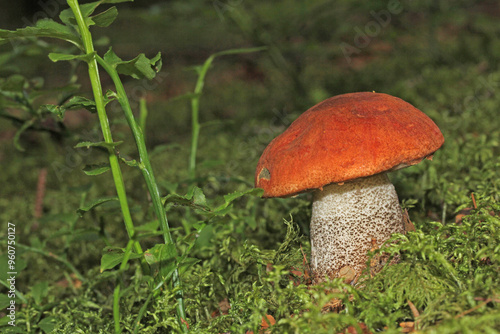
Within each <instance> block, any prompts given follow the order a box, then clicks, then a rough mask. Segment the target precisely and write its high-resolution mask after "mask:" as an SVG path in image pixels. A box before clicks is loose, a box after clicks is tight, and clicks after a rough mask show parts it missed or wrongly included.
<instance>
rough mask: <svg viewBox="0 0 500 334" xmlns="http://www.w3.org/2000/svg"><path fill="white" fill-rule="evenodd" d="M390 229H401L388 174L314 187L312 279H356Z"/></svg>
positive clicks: (399, 211)
mask: <svg viewBox="0 0 500 334" xmlns="http://www.w3.org/2000/svg"><path fill="white" fill-rule="evenodd" d="M393 233H404V224H403V215H402V212H401V207H400V206H399V201H398V195H397V194H396V191H395V189H394V186H393V185H392V183H391V182H390V181H389V178H388V177H387V175H386V174H378V175H375V176H371V177H367V178H363V179H358V180H355V181H352V182H348V183H345V184H343V185H339V184H331V185H329V186H326V187H325V188H324V189H323V190H322V191H319V190H318V191H316V192H315V193H314V201H313V207H312V217H311V251H312V254H311V258H312V261H311V263H312V270H313V273H314V275H315V281H316V282H320V281H323V280H325V279H326V278H330V279H331V278H336V277H344V278H345V279H346V281H347V282H349V283H355V282H356V280H357V278H358V277H359V275H360V274H361V272H362V271H363V269H364V268H365V267H366V261H367V259H368V256H367V253H368V251H370V250H371V249H373V248H378V247H380V245H382V244H383V243H384V242H385V241H387V240H388V239H389V237H390V236H391V234H393Z"/></svg>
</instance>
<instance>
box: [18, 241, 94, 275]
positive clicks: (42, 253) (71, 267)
mask: <svg viewBox="0 0 500 334" xmlns="http://www.w3.org/2000/svg"><path fill="white" fill-rule="evenodd" d="M17 247H18V248H21V249H24V250H27V251H30V252H33V253H38V254H41V255H44V256H47V257H50V258H52V259H54V260H56V261H59V262H61V263H63V264H64V265H65V266H66V267H68V269H69V270H71V272H73V274H75V276H76V278H78V279H79V280H80V281H85V277H83V275H82V274H80V272H79V271H78V270H77V269H76V268H75V266H73V265H72V264H71V262H69V261H68V260H66V259H65V258H63V257H61V256H59V255H56V254H54V253H52V252H47V251H44V250H43V249H40V248H35V247H30V246H27V245H24V244H20V243H17Z"/></svg>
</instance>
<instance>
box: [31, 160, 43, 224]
mask: <svg viewBox="0 0 500 334" xmlns="http://www.w3.org/2000/svg"><path fill="white" fill-rule="evenodd" d="M46 185H47V168H42V169H40V172H39V173H38V183H37V186H36V200H35V211H34V212H33V216H34V217H35V223H34V224H33V227H32V229H33V230H36V229H37V228H38V220H39V219H40V218H41V217H42V215H43V199H44V198H45V188H46Z"/></svg>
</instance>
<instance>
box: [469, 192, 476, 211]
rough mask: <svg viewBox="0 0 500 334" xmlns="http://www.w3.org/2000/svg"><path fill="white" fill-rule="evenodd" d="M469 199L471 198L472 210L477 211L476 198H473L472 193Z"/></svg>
mask: <svg viewBox="0 0 500 334" xmlns="http://www.w3.org/2000/svg"><path fill="white" fill-rule="evenodd" d="M470 197H472V204H473V205H474V209H477V204H476V198H475V197H474V193H471V194H470Z"/></svg>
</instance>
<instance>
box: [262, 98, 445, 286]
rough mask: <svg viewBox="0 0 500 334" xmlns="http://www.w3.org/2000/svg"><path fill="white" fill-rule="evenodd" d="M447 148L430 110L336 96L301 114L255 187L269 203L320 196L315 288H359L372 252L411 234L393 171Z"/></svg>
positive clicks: (272, 147)
mask: <svg viewBox="0 0 500 334" xmlns="http://www.w3.org/2000/svg"><path fill="white" fill-rule="evenodd" d="M443 142H444V138H443V135H442V134H441V131H440V130H439V128H438V127H437V126H436V124H435V123H434V122H433V121H432V120H431V119H430V118H429V117H428V116H427V115H425V114H424V113H423V112H421V111H420V110H418V109H417V108H415V107H413V106H412V105H411V104H409V103H407V102H405V101H403V100H401V99H399V98H397V97H394V96H390V95H387V94H380V93H374V92H373V93H372V92H361V93H351V94H343V95H338V96H334V97H332V98H329V99H327V100H325V101H323V102H320V103H318V104H317V105H315V106H314V107H312V108H310V109H309V110H307V111H306V112H305V113H303V114H302V115H300V116H299V117H298V118H297V120H295V121H294V122H293V123H292V124H291V125H290V126H289V128H288V129H287V130H286V131H285V132H283V133H282V134H281V135H279V136H278V137H276V138H275V139H274V140H272V141H271V143H270V144H269V145H268V146H267V148H266V149H265V150H264V152H263V153H262V156H261V157H260V159H259V162H258V164H257V169H256V173H255V187H257V188H262V189H264V193H263V197H289V196H295V195H297V194H299V193H302V192H306V191H310V190H314V193H313V203H312V216H311V228H310V233H311V270H312V272H313V277H314V278H315V283H319V282H321V281H324V280H327V279H333V278H336V277H344V278H346V279H347V281H348V282H351V284H355V283H356V281H357V279H358V278H359V276H360V274H361V272H362V271H363V269H365V268H366V262H367V259H368V254H367V253H368V251H370V250H373V249H376V248H378V247H380V246H381V245H382V244H383V243H384V242H386V241H387V240H388V239H389V238H390V236H391V235H392V234H393V233H405V227H404V222H403V215H402V210H401V207H400V205H399V201H398V196H397V194H396V191H395V189H394V186H393V185H392V183H391V182H390V181H389V178H388V177H387V172H390V171H393V170H396V169H400V168H405V167H408V166H411V165H415V164H417V163H419V162H420V161H422V160H423V159H424V158H426V159H429V160H431V159H432V155H433V154H434V152H436V150H438V149H439V148H440V147H441V145H442V144H443Z"/></svg>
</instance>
